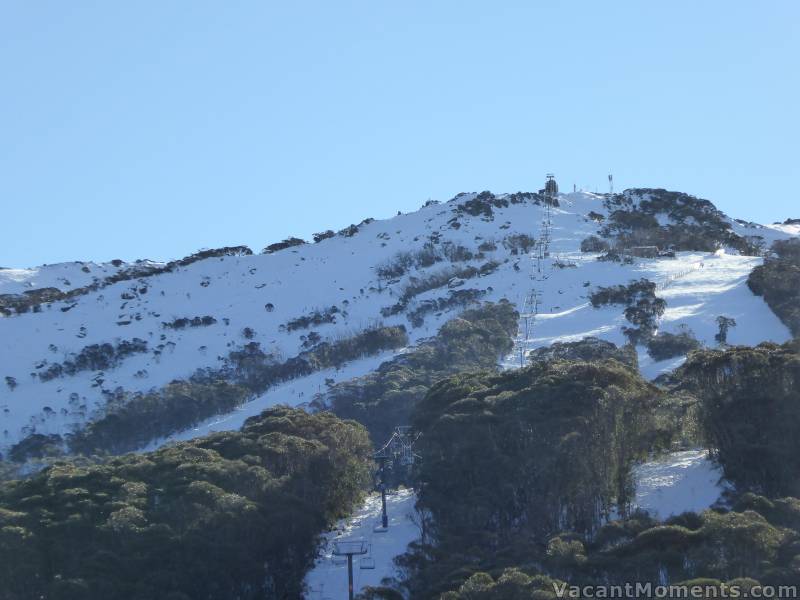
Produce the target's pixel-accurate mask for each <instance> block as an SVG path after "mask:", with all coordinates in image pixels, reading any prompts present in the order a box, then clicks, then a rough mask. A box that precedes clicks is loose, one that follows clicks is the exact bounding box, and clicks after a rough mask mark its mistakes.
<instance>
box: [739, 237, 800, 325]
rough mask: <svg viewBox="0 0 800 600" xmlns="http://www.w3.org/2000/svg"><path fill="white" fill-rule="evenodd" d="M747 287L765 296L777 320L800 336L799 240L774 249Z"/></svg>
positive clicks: (750, 278)
mask: <svg viewBox="0 0 800 600" xmlns="http://www.w3.org/2000/svg"><path fill="white" fill-rule="evenodd" d="M747 285H748V286H749V287H750V289H751V290H752V291H753V293H754V294H756V295H758V296H764V301H765V302H766V303H767V304H768V305H769V307H770V308H771V309H772V312H774V313H775V314H776V315H778V318H779V319H780V320H781V321H783V323H784V324H785V325H786V326H787V327H788V328H789V329H790V330H791V332H792V334H793V335H794V336H795V337H798V336H800V239H797V238H794V239H790V240H780V241H777V242H775V243H774V244H773V245H772V256H769V257H767V258H766V259H765V260H764V264H763V265H761V266H758V267H756V268H755V269H753V271H752V273H750V277H749V278H748V280H747Z"/></svg>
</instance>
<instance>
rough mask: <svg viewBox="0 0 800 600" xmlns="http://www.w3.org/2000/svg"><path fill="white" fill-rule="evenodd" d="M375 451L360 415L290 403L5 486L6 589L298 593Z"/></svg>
mask: <svg viewBox="0 0 800 600" xmlns="http://www.w3.org/2000/svg"><path fill="white" fill-rule="evenodd" d="M371 451H372V450H371V446H370V444H369V440H368V438H367V433H366V431H365V430H364V428H363V427H361V426H360V425H358V424H356V423H353V422H348V421H340V420H339V419H337V418H336V417H334V416H333V415H331V414H328V413H323V414H318V415H309V414H307V413H306V412H304V411H302V410H293V409H289V408H284V407H278V408H274V409H271V410H268V411H266V412H264V413H262V414H261V415H260V416H259V417H255V418H251V419H248V421H247V422H246V423H245V424H244V426H243V427H242V430H241V431H239V432H226V433H218V434H214V435H211V436H208V437H205V438H200V439H197V440H193V441H191V442H186V443H182V444H179V445H176V446H171V447H166V448H163V449H161V450H158V451H156V452H152V453H149V454H142V455H127V456H121V457H117V458H114V459H112V460H110V461H108V462H106V463H104V464H99V465H89V466H81V465H79V464H76V463H69V462H64V463H59V464H57V465H54V466H52V467H50V468H48V469H46V470H45V471H42V472H41V473H39V474H37V475H34V476H33V477H31V478H29V479H27V480H24V481H14V482H7V483H4V484H0V557H1V558H2V560H0V582H2V585H0V598H2V599H3V600H6V599H8V600H40V599H42V598H47V600H68V599H69V600H91V599H95V598H96V599H98V600H109V599H114V600H128V599H130V600H134V599H135V600H145V599H147V600H160V599H164V600H189V599H192V600H222V599H233V598H236V599H239V600H247V599H254V600H255V599H259V600H260V599H262V598H298V597H299V596H300V593H301V582H302V578H303V576H304V574H305V571H306V569H307V568H308V567H309V566H310V564H311V562H312V560H313V557H314V552H315V546H316V537H317V535H318V534H319V533H320V532H321V531H323V530H324V529H325V528H326V527H328V526H329V525H330V524H331V523H332V522H333V521H334V519H336V518H337V517H340V516H342V515H343V514H344V513H346V512H347V511H348V510H349V509H350V508H351V507H352V505H353V503H354V502H356V501H357V500H358V499H359V497H360V495H361V493H362V490H363V489H364V486H365V484H366V483H367V481H368V479H369V456H370V453H371Z"/></svg>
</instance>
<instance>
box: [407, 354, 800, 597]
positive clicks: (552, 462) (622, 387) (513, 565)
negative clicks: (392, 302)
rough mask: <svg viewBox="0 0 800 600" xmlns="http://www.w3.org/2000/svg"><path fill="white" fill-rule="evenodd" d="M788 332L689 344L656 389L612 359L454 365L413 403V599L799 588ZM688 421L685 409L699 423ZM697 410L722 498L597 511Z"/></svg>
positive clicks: (797, 399) (794, 373) (798, 445)
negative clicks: (616, 587) (608, 515)
mask: <svg viewBox="0 0 800 600" xmlns="http://www.w3.org/2000/svg"><path fill="white" fill-rule="evenodd" d="M798 351H800V346H798V342H797V341H795V342H791V343H788V344H784V345H783V346H778V345H775V344H762V345H760V346H758V347H755V348H748V347H731V348H726V349H724V350H698V351H696V352H693V353H692V354H690V356H689V358H688V360H687V362H686V363H685V364H684V366H682V367H681V368H680V369H679V370H678V371H677V372H676V373H675V374H674V376H673V377H672V378H671V380H672V384H671V388H670V389H666V388H655V387H653V386H651V385H650V384H649V383H647V382H644V381H642V380H641V379H640V378H639V377H638V375H637V374H636V373H634V372H633V371H631V370H629V369H627V368H626V367H625V366H624V365H623V364H622V363H620V362H618V361H616V360H608V361H605V362H603V361H598V360H593V361H592V362H576V361H559V360H557V359H556V360H552V359H551V360H549V361H542V362H538V363H537V364H536V365H534V366H533V367H530V368H528V369H526V370H523V371H519V372H510V373H503V374H500V375H496V374H484V375H481V374H479V373H477V374H476V373H473V374H464V375H458V376H454V377H452V378H449V379H447V380H444V381H442V382H440V383H439V384H437V385H436V386H434V387H433V388H432V390H431V391H430V393H429V394H428V395H427V396H426V398H425V399H424V400H423V401H422V402H420V403H419V405H418V409H417V411H416V412H415V415H414V423H415V424H416V425H417V426H418V427H419V428H421V429H422V430H423V434H424V435H423V437H422V438H421V439H420V444H421V446H420V452H421V453H422V454H423V456H424V457H425V460H423V461H422V463H421V465H420V466H419V468H418V470H417V478H418V486H419V489H420V504H421V508H422V509H423V510H424V514H426V515H427V517H428V522H427V532H428V537H427V538H426V539H425V540H424V541H423V542H422V543H420V544H417V545H416V546H415V547H414V548H413V549H412V551H411V552H409V553H408V554H407V555H405V556H404V557H403V558H402V565H403V567H404V568H406V569H407V571H408V573H410V574H411V578H410V580H409V581H408V582H407V584H406V585H407V587H408V589H409V591H411V592H412V595H413V597H415V598H439V597H440V596H441V594H442V593H443V592H445V591H446V590H450V591H449V592H447V593H445V595H444V596H441V597H442V598H443V599H446V600H462V599H464V600H466V599H470V600H473V599H481V600H493V599H498V600H499V599H506V598H510V599H534V598H537V599H541V598H552V597H553V595H554V588H553V584H554V583H558V582H559V581H561V582H567V583H569V584H571V585H587V584H595V585H596V584H623V583H625V582H628V581H642V582H651V583H652V584H654V585H658V584H659V583H667V584H676V583H680V582H691V583H697V582H700V583H704V584H709V585H713V586H717V587H720V586H722V585H723V584H728V585H731V584H737V585H742V586H744V587H749V586H752V585H755V584H757V583H761V584H765V585H774V586H780V585H795V586H800V500H798V499H797V496H798V495H800V486H799V485H798V482H800V459H798V457H800V442H798V436H797V431H798V430H800V393H798V390H799V389H800V354H798ZM695 422H696V423H695ZM694 424H699V426H700V430H701V431H700V435H699V436H697V437H695V443H696V442H697V440H698V439H700V438H702V439H703V440H705V442H706V443H708V444H709V446H710V447H712V448H715V449H716V453H717V455H718V458H719V460H720V463H721V464H722V466H723V468H724V471H725V475H726V477H727V478H728V479H729V480H731V481H732V482H734V483H735V485H736V493H735V494H732V495H731V506H730V509H723V508H719V509H716V510H709V511H706V512H704V513H702V514H699V515H698V514H693V513H685V514H683V515H679V516H676V517H672V518H670V519H668V520H666V521H658V520H655V519H653V518H651V517H650V516H648V515H646V514H644V513H633V514H630V515H628V516H627V517H625V518H623V519H621V520H617V521H613V522H610V523H607V524H602V523H601V520H600V519H599V518H598V517H599V515H601V514H602V512H603V510H604V509H607V508H608V507H610V506H611V505H612V504H613V503H615V502H623V503H624V499H625V497H626V494H629V493H630V491H629V488H628V487H627V483H626V481H627V478H628V476H629V474H630V465H631V463H632V461H634V460H635V459H636V458H637V457H641V456H643V455H644V454H646V453H647V452H648V451H650V450H653V449H656V448H659V447H665V446H666V445H668V444H669V442H670V441H671V440H673V439H675V438H676V437H683V436H684V435H685V434H686V432H687V430H688V429H691V427H692V426H693V425H694Z"/></svg>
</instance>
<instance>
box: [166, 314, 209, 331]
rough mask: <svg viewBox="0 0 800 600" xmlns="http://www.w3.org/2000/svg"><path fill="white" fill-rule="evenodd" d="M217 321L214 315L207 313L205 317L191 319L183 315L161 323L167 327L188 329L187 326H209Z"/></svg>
mask: <svg viewBox="0 0 800 600" xmlns="http://www.w3.org/2000/svg"><path fill="white" fill-rule="evenodd" d="M216 322H217V320H216V319H215V318H214V317H212V316H211V315H206V316H204V317H193V318H191V319H190V318H188V317H182V318H180V319H175V320H174V321H170V322H164V323H161V326H162V327H164V328H165V329H186V328H187V327H208V326H209V325H213V324H214V323H216Z"/></svg>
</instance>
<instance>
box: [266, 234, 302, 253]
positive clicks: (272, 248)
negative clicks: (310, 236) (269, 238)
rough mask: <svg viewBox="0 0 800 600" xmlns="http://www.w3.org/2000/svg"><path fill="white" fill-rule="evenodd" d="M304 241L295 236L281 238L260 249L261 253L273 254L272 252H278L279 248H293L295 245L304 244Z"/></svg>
mask: <svg viewBox="0 0 800 600" xmlns="http://www.w3.org/2000/svg"><path fill="white" fill-rule="evenodd" d="M305 243H306V241H305V240H302V239H300V238H296V237H289V238H286V239H285V240H283V241H282V242H275V243H274V244H270V245H269V246H267V247H266V248H264V250H262V254H273V253H274V252H279V251H281V250H286V249H287V248H294V247H295V246H302V245H303V244H305Z"/></svg>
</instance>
